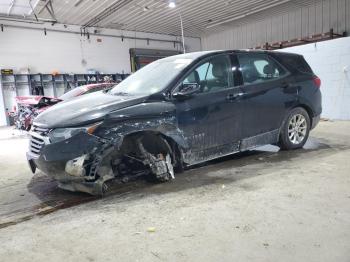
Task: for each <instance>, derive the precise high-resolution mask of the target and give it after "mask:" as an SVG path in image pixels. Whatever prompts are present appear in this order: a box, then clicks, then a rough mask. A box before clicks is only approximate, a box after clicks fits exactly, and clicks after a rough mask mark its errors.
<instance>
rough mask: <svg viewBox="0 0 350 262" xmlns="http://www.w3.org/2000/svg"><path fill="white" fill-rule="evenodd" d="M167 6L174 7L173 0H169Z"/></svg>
mask: <svg viewBox="0 0 350 262" xmlns="http://www.w3.org/2000/svg"><path fill="white" fill-rule="evenodd" d="M169 7H170V8H175V7H176V3H175V0H170V1H169Z"/></svg>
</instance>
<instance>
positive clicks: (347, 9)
mask: <svg viewBox="0 0 350 262" xmlns="http://www.w3.org/2000/svg"><path fill="white" fill-rule="evenodd" d="M265 14H266V15H265ZM243 20H244V21H243ZM243 20H242V21H236V22H232V23H231V24H228V25H222V26H217V27H216V28H215V29H216V31H210V32H207V33H206V34H203V35H202V44H203V49H204V50H211V49H237V48H252V47H256V46H260V45H263V44H264V43H266V42H270V43H271V42H279V41H284V40H291V39H294V38H300V37H305V36H309V35H313V34H318V33H325V32H329V31H330V29H331V28H333V29H334V31H335V32H337V33H342V32H343V31H347V32H348V33H349V32H350V0H321V1H315V2H314V3H312V4H311V5H310V4H309V5H301V6H300V7H299V8H294V9H293V10H290V11H288V10H287V11H285V12H284V13H280V14H278V15H273V14H270V15H269V14H268V10H267V11H266V12H265V13H264V14H262V15H260V16H257V17H256V18H254V17H253V18H249V19H248V18H247V19H243ZM232 34H233V35H234V38H233V41H226V38H231V37H232Z"/></svg>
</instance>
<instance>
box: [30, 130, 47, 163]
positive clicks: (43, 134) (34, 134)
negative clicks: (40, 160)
mask: <svg viewBox="0 0 350 262" xmlns="http://www.w3.org/2000/svg"><path fill="white" fill-rule="evenodd" d="M49 131H50V130H49V129H47V128H43V127H39V126H36V125H33V127H32V130H31V132H30V142H29V151H30V153H31V154H33V155H34V156H37V157H38V156H39V155H40V150H41V148H42V147H43V145H44V144H48V143H49V139H48V137H47V133H48V132H49Z"/></svg>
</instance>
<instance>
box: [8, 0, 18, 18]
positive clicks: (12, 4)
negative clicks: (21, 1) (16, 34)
mask: <svg viewBox="0 0 350 262" xmlns="http://www.w3.org/2000/svg"><path fill="white" fill-rule="evenodd" d="M15 2H16V0H12V2H11V4H10V7H9V10H8V11H7V15H10V14H11V11H12V8H13V7H14V5H15Z"/></svg>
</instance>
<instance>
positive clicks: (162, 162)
mask: <svg viewBox="0 0 350 262" xmlns="http://www.w3.org/2000/svg"><path fill="white" fill-rule="evenodd" d="M137 145H138V148H139V150H140V153H141V154H142V156H143V157H144V161H143V164H144V165H146V166H149V167H150V169H151V173H152V174H153V175H154V176H155V178H156V179H157V180H159V181H162V182H163V181H168V180H170V179H175V176H174V168H173V165H172V163H171V157H170V155H169V154H167V155H166V156H165V157H164V155H163V154H162V153H159V154H157V155H156V156H154V155H153V154H151V153H149V152H148V151H147V150H146V149H145V147H144V146H143V144H142V140H141V138H139V139H138V140H137ZM169 148H170V147H169Z"/></svg>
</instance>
